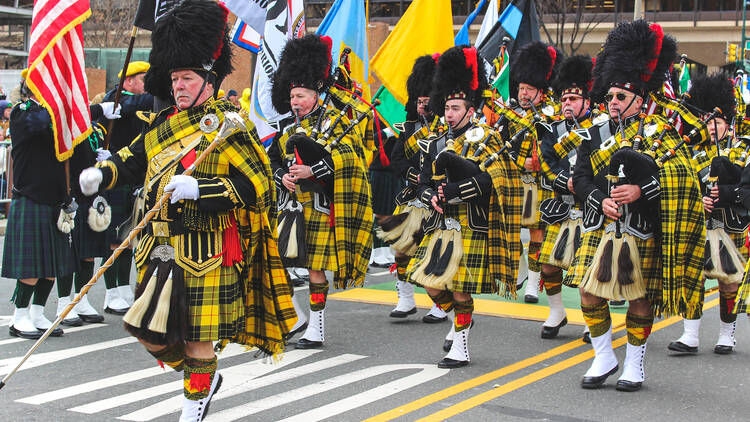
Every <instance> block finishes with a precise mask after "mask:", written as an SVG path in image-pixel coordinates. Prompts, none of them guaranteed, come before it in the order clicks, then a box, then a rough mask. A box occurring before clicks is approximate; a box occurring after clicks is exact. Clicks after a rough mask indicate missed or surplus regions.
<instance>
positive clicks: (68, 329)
mask: <svg viewBox="0 0 750 422" xmlns="http://www.w3.org/2000/svg"><path fill="white" fill-rule="evenodd" d="M107 326H108V325H107V324H86V325H82V326H80V327H62V329H63V332H64V333H65V334H63V335H67V334H70V333H75V332H78V331H85V330H90V329H92V328H101V327H107ZM22 341H30V342H33V341H36V340H29V339H27V338H20V337H14V338H9V339H7V340H0V346H4V345H6V344H13V343H20V342H22ZM45 341H50V342H54V341H55V339H54V338H52V339H47V340H45Z"/></svg>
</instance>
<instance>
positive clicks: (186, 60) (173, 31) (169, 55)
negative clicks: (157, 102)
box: [145, 0, 234, 100]
mask: <svg viewBox="0 0 750 422" xmlns="http://www.w3.org/2000/svg"><path fill="white" fill-rule="evenodd" d="M228 14H229V11H228V10H227V9H226V7H224V6H223V5H222V4H220V3H217V2H215V1H211V0H183V1H182V2H181V3H180V4H178V5H177V6H176V7H175V8H174V9H172V10H170V11H169V12H167V13H166V14H165V15H164V16H162V17H161V18H159V20H158V21H157V22H156V25H155V27H154V30H153V31H152V32H151V44H152V47H151V54H150V55H149V58H148V60H149V62H150V63H151V68H150V69H149V70H148V72H146V78H145V88H146V91H148V92H150V93H151V94H153V95H154V96H157V97H159V98H162V99H165V100H166V99H171V97H172V90H171V88H172V79H171V76H170V74H171V72H172V71H174V70H183V69H189V70H193V71H195V72H196V73H198V74H200V75H201V76H202V77H208V78H209V79H208V81H209V82H210V83H213V86H214V89H215V90H216V91H218V89H219V86H220V85H221V82H222V81H223V80H224V78H225V77H226V76H227V75H229V74H230V73H232V70H234V69H233V67H232V48H231V44H230V42H231V40H230V39H229V28H228V27H227V15H228ZM214 78H215V79H214Z"/></svg>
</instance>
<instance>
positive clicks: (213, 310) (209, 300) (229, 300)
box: [185, 266, 245, 341]
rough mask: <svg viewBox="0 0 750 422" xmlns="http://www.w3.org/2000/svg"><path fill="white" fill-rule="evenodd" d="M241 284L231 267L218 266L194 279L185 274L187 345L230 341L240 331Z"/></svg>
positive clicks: (241, 324) (241, 329)
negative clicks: (195, 342)
mask: <svg viewBox="0 0 750 422" xmlns="http://www.w3.org/2000/svg"><path fill="white" fill-rule="evenodd" d="M244 286H245V284H244V283H243V282H242V279H241V277H240V273H239V272H237V269H236V268H235V267H224V266H219V267H217V268H216V269H215V270H213V271H211V272H209V273H208V274H206V275H204V276H201V277H196V276H194V275H192V274H190V273H189V272H188V271H185V287H186V289H185V295H186V297H187V301H188V330H187V332H188V335H187V339H185V340H187V341H216V340H223V339H231V338H233V337H234V336H235V335H236V334H237V333H239V332H241V331H243V329H244V325H243V324H244V321H245V304H244V302H243V296H244V292H243V289H244Z"/></svg>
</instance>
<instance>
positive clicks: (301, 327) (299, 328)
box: [284, 321, 308, 341]
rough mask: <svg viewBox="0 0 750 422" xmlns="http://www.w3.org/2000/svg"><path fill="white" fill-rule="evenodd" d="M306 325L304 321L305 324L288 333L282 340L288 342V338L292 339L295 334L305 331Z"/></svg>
mask: <svg viewBox="0 0 750 422" xmlns="http://www.w3.org/2000/svg"><path fill="white" fill-rule="evenodd" d="M307 325H308V323H307V321H305V323H304V324H302V325H300V326H299V327H297V328H296V329H294V330H292V331H290V332H289V333H288V334H287V335H286V337H284V340H285V341H289V339H290V338H292V337H294V335H295V334H297V333H300V332H302V331H305V330H307Z"/></svg>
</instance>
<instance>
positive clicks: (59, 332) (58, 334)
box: [37, 327, 64, 337]
mask: <svg viewBox="0 0 750 422" xmlns="http://www.w3.org/2000/svg"><path fill="white" fill-rule="evenodd" d="M37 330H39V334H40V335H39V337H41V335H42V334H44V333H45V332H46V331H47V330H43V329H41V328H37ZM63 334H64V333H63V329H62V328H60V327H55V329H54V330H52V332H51V333H50V334H49V336H50V337H62V336H63Z"/></svg>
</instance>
